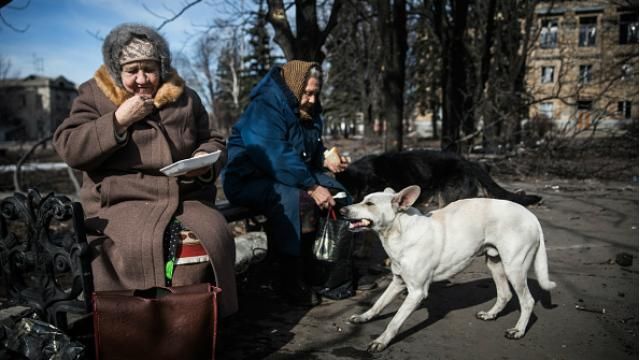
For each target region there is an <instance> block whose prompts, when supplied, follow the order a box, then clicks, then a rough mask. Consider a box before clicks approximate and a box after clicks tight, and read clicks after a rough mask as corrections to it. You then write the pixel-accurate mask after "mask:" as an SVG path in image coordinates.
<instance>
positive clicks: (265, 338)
mask: <svg viewBox="0 0 640 360" xmlns="http://www.w3.org/2000/svg"><path fill="white" fill-rule="evenodd" d="M504 185H507V186H508V187H509V188H511V189H513V188H522V189H525V190H526V191H527V192H528V193H535V194H539V195H541V196H543V198H544V200H543V203H542V204H540V205H536V206H533V207H531V210H532V211H533V212H534V213H535V214H536V215H537V216H538V218H539V219H540V222H541V224H542V227H543V230H544V232H545V241H546V245H547V251H548V257H549V269H550V277H551V280H553V281H555V282H556V283H557V284H558V286H557V288H556V289H554V290H553V291H552V292H551V293H547V292H545V291H543V290H541V289H540V287H539V286H538V283H537V281H536V280H535V275H534V274H533V271H531V272H530V274H529V287H530V289H531V291H532V294H533V296H534V298H535V299H536V305H535V308H534V314H533V316H532V318H531V321H530V325H529V328H528V332H527V335H526V336H525V337H524V338H523V339H520V340H509V339H506V338H505V337H504V331H505V330H506V329H508V328H510V327H512V326H513V325H514V324H515V322H516V320H517V318H518V315H519V307H518V304H517V298H516V297H515V296H514V298H513V299H512V300H511V302H510V304H509V305H508V306H507V308H506V309H505V310H504V311H503V313H502V314H500V316H499V317H498V319H497V320H495V321H489V322H485V321H481V320H477V319H476V318H475V316H474V314H475V313H476V312H477V311H480V310H487V309H488V308H490V307H491V306H492V305H493V302H494V301H495V286H494V284H493V281H492V280H491V277H490V275H489V272H488V270H487V269H486V268H485V266H484V259H483V258H478V259H476V260H475V261H474V262H473V263H472V264H471V266H470V267H468V268H467V269H466V270H464V271H463V272H462V273H460V274H459V275H457V276H456V277H454V278H453V279H451V282H449V283H440V284H435V285H434V286H432V289H431V291H430V295H429V298H428V299H427V300H426V301H424V303H423V305H422V306H421V307H420V308H419V309H418V310H417V311H416V312H414V314H412V316H410V317H409V319H408V320H407V321H406V323H405V324H404V326H403V327H402V329H401V331H400V333H399V335H398V336H397V337H396V339H395V340H394V341H393V342H392V343H391V344H390V346H389V347H388V348H387V349H386V350H384V351H383V352H382V353H376V354H369V353H367V352H366V351H365V350H366V348H367V344H368V343H369V342H370V341H372V340H373V339H375V338H376V337H377V336H378V335H379V334H380V333H381V332H382V331H383V329H384V328H385V326H386V325H387V324H388V322H389V321H390V320H391V317H392V316H393V314H394V313H395V311H396V310H397V308H398V306H399V304H400V301H401V299H397V300H396V301H395V302H393V303H392V304H391V305H390V306H389V307H388V308H387V309H386V310H385V311H384V312H383V314H382V315H381V316H380V317H379V318H377V319H374V320H372V321H371V322H369V323H367V324H362V325H352V324H350V323H348V322H347V319H348V317H349V316H350V315H352V314H354V313H359V312H362V311H364V310H365V309H366V308H367V307H368V306H370V305H371V304H372V303H373V301H375V299H376V298H377V297H378V296H379V295H380V293H381V292H382V290H383V288H384V285H385V283H386V282H388V279H389V277H388V275H380V277H379V279H378V283H379V284H380V287H378V288H377V289H374V290H369V291H359V292H358V294H357V295H356V296H354V297H353V298H350V299H346V300H342V301H325V302H324V303H323V304H322V305H320V306H317V307H315V308H312V309H310V310H305V309H296V308H291V307H288V306H287V305H286V304H284V303H283V302H281V301H280V300H279V299H278V298H277V297H275V296H274V295H273V293H272V292H271V291H270V290H269V289H262V290H260V289H259V290H258V291H248V292H244V293H243V295H242V297H241V311H240V313H239V314H237V316H236V317H235V318H234V319H232V320H231V322H228V323H224V324H223V325H222V328H221V333H222V334H221V338H220V344H219V349H218V358H220V359H385V360H386V359H389V360H400V359H402V360H405V359H473V360H478V359H525V360H528V359H532V360H533V359H536V360H538V359H580V360H588V359H634V360H635V359H637V358H638V186H637V184H626V183H603V182H598V181H570V180H557V181H555V180H548V179H547V180H544V181H543V180H538V181H535V180H532V181H531V182H528V183H508V184H504ZM380 250H381V249H380V248H379V247H378V248H377V249H376V248H374V249H373V252H371V257H370V258H369V261H370V262H371V263H372V264H373V263H379V262H380V261H381V257H380V252H379V251H380ZM376 251H377V252H376ZM620 253H626V254H629V255H631V256H632V264H631V265H630V266H621V265H619V264H618V263H616V256H617V255H618V254H620ZM382 257H383V256H382ZM576 305H578V306H580V307H583V308H585V309H587V310H588V311H584V310H579V309H577V308H576Z"/></svg>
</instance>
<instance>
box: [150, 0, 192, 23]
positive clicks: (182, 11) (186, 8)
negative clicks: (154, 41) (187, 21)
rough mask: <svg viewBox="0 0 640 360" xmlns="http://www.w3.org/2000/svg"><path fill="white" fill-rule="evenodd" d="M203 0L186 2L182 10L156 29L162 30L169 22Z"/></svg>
mask: <svg viewBox="0 0 640 360" xmlns="http://www.w3.org/2000/svg"><path fill="white" fill-rule="evenodd" d="M201 1H202V0H195V1H192V2H190V3H188V4H186V5H185V6H184V7H183V8H182V10H180V11H178V12H177V13H176V14H175V15H174V16H173V17H171V18H169V19H166V20H165V21H163V22H162V23H161V24H160V25H159V26H158V27H157V28H156V30H160V29H162V28H163V27H164V26H165V25H167V24H168V23H170V22H172V21H174V20H175V19H177V18H178V17H180V15H182V14H184V12H185V11H187V10H188V9H189V8H190V7H192V6H194V5H195V4H197V3H199V2H201Z"/></svg>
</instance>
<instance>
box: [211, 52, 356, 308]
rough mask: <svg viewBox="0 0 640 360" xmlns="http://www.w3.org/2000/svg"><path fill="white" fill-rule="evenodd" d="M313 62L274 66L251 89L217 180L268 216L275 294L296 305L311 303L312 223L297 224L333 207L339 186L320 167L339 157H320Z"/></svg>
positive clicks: (318, 76)
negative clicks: (277, 284)
mask: <svg viewBox="0 0 640 360" xmlns="http://www.w3.org/2000/svg"><path fill="white" fill-rule="evenodd" d="M321 86H322V72H321V68H320V66H319V65H318V64H317V63H313V62H306V61H299V60H293V61H290V62H288V63H286V64H285V65H283V66H274V67H273V68H272V69H271V71H270V72H269V73H268V74H267V75H266V76H265V77H264V78H263V79H262V80H261V81H260V82H259V83H258V85H256V87H255V88H254V89H253V90H252V92H251V95H250V97H251V102H250V104H249V106H248V107H247V109H246V110H245V112H244V113H243V115H242V116H241V117H240V119H239V120H238V122H237V123H236V124H235V126H234V127H233V129H232V132H231V136H230V137H229V139H228V143H227V151H228V161H227V167H226V168H225V170H224V172H223V174H222V177H223V188H224V192H225V195H226V197H227V199H228V200H229V201H230V202H231V203H233V204H237V205H242V206H247V207H250V208H253V209H256V210H258V211H260V212H262V213H264V214H265V215H267V217H268V219H269V222H270V226H269V227H270V238H271V239H272V241H273V245H274V246H275V247H276V249H275V250H276V251H277V253H278V255H279V258H280V267H281V275H282V278H281V280H282V291H283V292H284V295H285V296H286V297H287V299H288V300H289V301H291V302H293V303H295V304H297V305H315V304H317V303H318V302H319V300H318V296H317V295H316V294H315V293H314V292H313V291H312V290H311V288H310V286H309V284H308V283H307V281H305V279H306V277H305V273H308V270H309V267H310V266H311V263H310V258H309V257H307V256H305V255H306V254H310V252H311V246H312V244H313V239H314V237H315V232H314V231H315V228H314V227H313V226H311V227H308V226H307V225H306V223H307V221H301V219H303V218H306V217H307V216H308V214H309V213H313V212H314V210H316V209H318V208H327V207H329V206H334V205H335V200H334V199H333V198H332V195H331V193H332V192H335V191H344V188H343V187H342V185H341V184H340V183H338V182H337V181H336V180H335V179H334V178H333V177H331V176H328V175H327V174H326V173H325V171H326V169H328V170H330V171H331V172H334V173H335V172H340V171H342V170H344V168H345V167H346V166H347V163H346V161H344V158H342V159H341V160H342V161H333V162H332V161H328V160H325V159H324V155H323V153H324V150H325V147H324V145H323V143H322V119H321V118H320V111H321V109H320V104H319V101H318V100H319V99H318V98H319V95H320V94H319V93H320V88H321Z"/></svg>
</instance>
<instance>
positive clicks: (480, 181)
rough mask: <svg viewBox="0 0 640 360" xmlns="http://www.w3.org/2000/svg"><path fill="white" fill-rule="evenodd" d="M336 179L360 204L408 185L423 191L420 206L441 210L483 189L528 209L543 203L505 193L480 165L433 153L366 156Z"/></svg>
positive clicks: (444, 153)
mask: <svg viewBox="0 0 640 360" xmlns="http://www.w3.org/2000/svg"><path fill="white" fill-rule="evenodd" d="M336 178H337V179H338V181H340V183H342V184H343V185H344V186H345V187H346V188H347V190H348V191H349V192H350V193H351V195H352V196H353V197H354V200H355V201H361V200H362V198H363V197H364V196H365V195H367V194H369V193H372V192H375V191H382V190H384V189H385V188H386V187H390V188H393V189H394V190H396V191H397V190H400V189H403V188H405V187H407V186H409V185H419V186H420V188H421V189H422V192H421V194H420V198H418V203H421V204H426V203H428V202H434V203H435V204H436V205H437V206H438V207H443V206H445V205H447V204H449V203H450V202H453V201H456V200H459V199H466V198H472V197H477V196H478V190H481V189H482V190H485V191H486V193H488V194H489V196H490V197H493V198H496V199H504V200H510V201H513V202H516V203H518V204H521V205H525V206H527V205H531V204H535V203H537V202H538V201H540V200H541V198H540V197H539V196H536V195H526V194H519V193H513V192H510V191H507V190H505V189H503V188H502V187H500V185H498V184H496V183H495V181H493V179H492V178H491V176H489V174H488V173H487V171H486V170H484V169H483V168H482V167H481V166H480V165H479V164H477V163H474V162H471V161H469V160H466V159H464V158H462V157H461V156H459V155H457V154H454V153H446V152H440V151H434V150H415V151H403V152H390V153H384V154H381V155H367V156H365V157H363V158H361V159H358V160H356V161H355V162H353V163H352V164H351V165H349V167H348V168H347V169H346V170H345V171H343V172H341V173H338V174H337V175H336Z"/></svg>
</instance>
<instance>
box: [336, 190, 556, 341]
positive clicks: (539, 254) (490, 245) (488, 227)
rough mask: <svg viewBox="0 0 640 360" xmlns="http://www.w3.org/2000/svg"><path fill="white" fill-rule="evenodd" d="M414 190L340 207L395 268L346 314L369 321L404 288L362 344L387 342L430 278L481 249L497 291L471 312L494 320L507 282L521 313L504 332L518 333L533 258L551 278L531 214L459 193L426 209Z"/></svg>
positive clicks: (444, 275)
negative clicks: (487, 304)
mask: <svg viewBox="0 0 640 360" xmlns="http://www.w3.org/2000/svg"><path fill="white" fill-rule="evenodd" d="M419 195H420V187H418V186H415V185H414V186H409V187H407V188H405V189H403V190H402V191H400V192H398V193H396V192H395V191H393V190H392V189H389V188H387V189H386V190H385V191H384V192H378V193H372V194H369V195H367V196H366V197H365V198H364V200H363V201H362V202H360V203H358V204H354V205H351V206H346V207H343V208H342V209H341V210H340V213H341V214H342V215H343V216H344V217H345V218H347V219H349V220H350V221H351V228H352V230H354V231H356V230H363V229H371V230H373V231H375V232H377V233H378V236H379V237H380V239H381V241H382V245H383V247H384V249H385V251H386V252H387V255H388V256H389V258H390V259H391V271H392V273H393V279H392V281H391V283H390V284H389V286H388V287H387V289H386V290H385V291H384V293H383V294H382V296H380V298H379V299H378V300H377V301H376V303H375V304H374V305H373V306H372V307H371V309H369V310H368V311H366V312H365V313H363V314H360V315H353V316H351V318H349V321H351V322H352V323H363V322H366V321H369V320H371V319H372V318H374V317H375V316H376V315H378V314H379V313H380V312H381V311H382V310H383V309H384V308H385V307H386V306H387V305H388V304H389V303H390V302H391V301H392V300H393V298H394V297H396V296H397V295H398V294H400V293H401V292H402V291H403V290H404V289H405V288H406V289H407V290H408V295H407V297H406V299H405V300H404V302H403V303H402V305H401V306H400V308H399V309H398V312H397V313H396V314H395V316H394V317H393V319H392V320H391V322H390V323H389V325H388V326H387V328H386V329H385V331H384V332H383V333H382V334H381V335H380V336H379V337H378V338H377V339H375V340H374V341H373V342H372V343H371V344H369V347H368V351H370V352H376V351H382V350H383V349H384V348H385V347H387V345H388V344H389V342H390V341H391V340H392V339H393V338H394V337H395V336H396V334H397V333H398V330H399V329H400V326H402V324H403V323H404V321H405V320H406V319H407V317H409V315H411V313H412V312H413V311H414V310H415V309H416V308H417V307H418V305H420V303H421V301H422V300H423V299H425V298H426V297H427V294H428V292H429V285H430V284H431V283H432V282H433V281H442V280H446V279H448V278H450V277H452V276H453V275H455V274H457V273H458V272H460V271H462V270H463V269H464V268H465V267H466V266H467V265H469V263H471V261H472V260H473V258H474V257H475V256H477V255H482V254H486V263H487V266H488V267H489V270H490V271H491V275H492V276H493V280H494V281H495V283H496V289H497V292H498V297H497V301H496V303H495V305H494V306H493V307H492V308H491V309H489V310H488V311H480V312H478V313H477V314H476V317H478V318H479V319H482V320H493V319H495V318H496V316H497V315H498V313H500V311H502V309H504V307H505V306H506V304H507V303H508V302H509V300H510V299H511V290H510V289H509V283H511V286H513V289H514V290H515V292H516V295H517V296H518V300H519V301H520V318H519V319H518V322H517V323H516V326H515V327H514V328H512V329H508V330H507V331H506V333H505V336H506V337H507V338H509V339H519V338H521V337H523V336H524V334H525V330H526V327H527V323H528V322H529V317H530V316H531V312H532V310H533V305H534V303H535V302H534V300H533V297H532V296H531V293H530V292H529V288H528V287H527V271H528V270H529V267H530V266H531V263H532V262H533V263H534V265H535V272H536V276H537V278H538V282H539V283H540V287H542V288H543V289H545V290H551V289H553V288H554V287H555V285H556V284H555V283H554V282H552V281H550V280H549V273H548V268H547V252H546V250H545V247H544V236H543V234H542V228H541V227H540V223H539V222H538V219H537V218H536V216H535V215H533V214H532V213H531V212H530V211H529V210H527V209H526V208H524V207H523V206H521V205H518V204H516V203H514V202H510V201H506V200H496V199H484V198H482V199H466V200H459V201H456V202H454V203H451V204H449V205H448V206H446V207H444V208H442V209H440V210H435V211H433V212H431V213H429V214H427V215H424V214H422V213H421V212H420V211H418V210H417V209H415V208H413V207H411V205H413V203H414V201H415V200H416V199H417V198H418V196H419ZM534 259H535V260H534Z"/></svg>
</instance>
